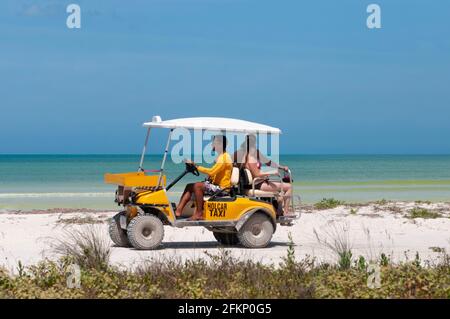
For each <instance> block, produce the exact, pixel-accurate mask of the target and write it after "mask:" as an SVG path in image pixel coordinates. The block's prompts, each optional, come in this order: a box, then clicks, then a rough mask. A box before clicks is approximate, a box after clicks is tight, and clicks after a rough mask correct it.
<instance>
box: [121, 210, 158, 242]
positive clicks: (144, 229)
mask: <svg viewBox="0 0 450 319" xmlns="http://www.w3.org/2000/svg"><path fill="white" fill-rule="evenodd" d="M127 234H128V240H129V241H130V243H131V245H132V246H133V247H134V248H136V249H155V248H157V247H158V246H159V245H160V244H161V242H162V239H163V237H164V226H163V223H162V222H161V220H160V219H159V218H158V217H156V216H153V215H141V216H136V217H135V218H133V219H132V220H131V221H130V223H129V224H128V227H127Z"/></svg>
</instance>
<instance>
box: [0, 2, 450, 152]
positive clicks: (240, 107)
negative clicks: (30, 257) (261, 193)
mask: <svg viewBox="0 0 450 319" xmlns="http://www.w3.org/2000/svg"><path fill="white" fill-rule="evenodd" d="M69 3H78V4H79V5H80V6H81V10H82V12H81V13H82V16H81V18H82V22H81V23H82V28H81V29H79V30H69V29H68V28H67V27H66V18H67V15H68V14H67V13H66V10H65V9H66V6H67V5H68V4H69ZM370 3H377V4H379V5H380V6H381V9H382V17H381V18H382V28H381V29H379V30H369V29H368V28H367V27H366V18H367V15H368V14H367V13H366V7H367V5H368V4H370ZM449 17H450V2H449V1H446V0H434V1H425V0H423V1H413V0H409V1H401V0H396V1H375V0H373V1H362V0H354V1H350V0H343V1H332V0H329V1H322V0H321V1H317V0H316V1H298V0H296V1H290V0H285V1H264V0H153V1H152V0H147V1H144V0H142V1H137V0H136V1H133V0H130V1H119V0H110V1H96V0H89V1H87V0H85V1H81V0H71V1H60V0H59V1H56V0H42V1H25V0H6V1H5V0H3V1H1V2H0V98H1V100H0V110H1V118H2V121H1V123H2V124H1V125H0V154H5V153H138V152H139V151H140V149H141V146H142V142H143V138H144V129H143V128H142V127H141V123H142V122H143V121H146V120H148V119H150V118H151V116H152V115H155V114H159V115H161V116H162V117H163V118H166V119H169V118H176V117H188V116H224V117H236V118H242V119H247V120H253V121H256V122H262V123H265V124H269V125H273V126H277V127H280V128H281V129H282V130H283V133H284V134H283V136H282V142H281V151H282V152H283V153H313V154H316V153H384V154H386V153H401V154H403V153H450V138H449V137H450V125H449V119H450V90H449V87H450V86H449V84H450V19H449ZM156 137H158V136H156ZM161 144H163V143H161Z"/></svg>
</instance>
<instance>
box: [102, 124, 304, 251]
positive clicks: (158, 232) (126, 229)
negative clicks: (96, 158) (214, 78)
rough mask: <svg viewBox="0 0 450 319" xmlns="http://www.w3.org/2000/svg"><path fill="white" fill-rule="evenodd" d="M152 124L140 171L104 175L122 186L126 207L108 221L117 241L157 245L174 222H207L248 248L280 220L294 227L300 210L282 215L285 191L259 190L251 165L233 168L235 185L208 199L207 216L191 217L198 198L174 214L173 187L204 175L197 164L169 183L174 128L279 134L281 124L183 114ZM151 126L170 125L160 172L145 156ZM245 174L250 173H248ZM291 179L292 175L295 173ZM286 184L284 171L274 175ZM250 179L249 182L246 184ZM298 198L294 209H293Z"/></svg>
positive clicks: (223, 237) (120, 198)
mask: <svg viewBox="0 0 450 319" xmlns="http://www.w3.org/2000/svg"><path fill="white" fill-rule="evenodd" d="M144 127H146V128H147V135H146V138H145V143H144V148H143V150H142V155H141V159H140V164H139V169H138V171H137V172H130V173H121V174H105V182H106V183H109V184H115V185H118V188H117V191H116V198H115V202H116V203H117V204H118V205H120V206H123V207H124V209H123V211H121V212H120V213H118V214H117V215H115V216H114V217H113V218H112V219H111V222H110V225H109V233H110V237H111V239H112V241H113V242H114V243H115V244H116V245H117V246H121V247H129V246H132V247H134V248H136V249H155V248H157V247H158V246H159V245H160V244H161V241H162V239H163V237H164V225H167V226H172V227H186V226H203V227H205V228H207V229H208V230H210V231H212V232H213V234H214V237H215V238H216V239H217V241H218V242H220V243H221V244H223V245H238V244H241V245H242V246H244V247H247V248H261V247H266V246H267V245H268V244H269V242H270V240H271V238H272V235H273V233H274V232H275V229H276V227H277V224H280V225H282V226H290V225H292V223H293V221H294V220H295V219H297V218H298V217H299V215H292V216H289V217H288V216H283V215H282V213H281V212H282V211H283V207H280V206H282V204H281V202H282V201H280V200H278V199H279V198H280V196H282V191H281V190H280V191H279V192H266V191H261V190H258V189H255V182H257V178H253V177H252V176H251V173H250V171H249V170H247V169H243V168H241V169H239V168H237V167H234V168H233V171H232V174H231V184H232V185H231V189H230V190H229V191H228V192H218V193H217V194H213V195H211V196H207V197H205V198H204V200H205V202H204V220H188V218H187V217H190V216H192V214H193V212H194V208H195V206H194V202H193V201H192V202H191V203H188V205H186V207H185V208H184V210H183V212H182V216H181V217H180V218H177V217H176V216H175V210H176V204H175V203H173V202H171V201H170V200H169V197H168V192H169V191H170V189H171V188H172V187H173V186H174V185H175V184H176V183H178V182H179V181H180V180H181V179H182V178H183V177H184V176H185V175H186V174H188V173H191V174H194V175H196V176H198V175H199V172H198V170H197V169H196V167H195V166H194V165H192V164H189V163H185V170H184V172H182V173H181V174H180V175H179V176H178V177H177V178H175V179H174V180H173V181H172V182H170V183H169V184H167V181H166V175H165V173H164V166H165V163H166V160H167V154H168V151H169V146H170V140H171V135H172V132H173V131H174V130H175V129H177V128H184V129H188V130H211V131H221V132H223V131H225V132H233V133H244V134H248V133H252V134H259V133H264V134H280V133H281V131H280V130H279V129H278V128H274V127H270V126H267V125H263V124H258V123H253V122H248V121H243V120H236V119H229V118H212V117H201V118H183V119H175V120H167V121H162V120H161V118H160V117H159V116H154V117H153V119H152V121H151V122H147V123H144ZM152 128H165V129H169V137H168V139H167V143H166V147H165V150H164V155H163V159H162V163H161V167H160V169H159V170H157V171H146V170H144V168H143V164H144V157H145V154H146V149H147V144H148V140H149V136H150V130H151V129H152ZM243 175H245V176H244V177H245V178H243ZM288 175H289V176H288V178H289V180H292V176H291V172H290V171H288ZM274 177H275V178H277V181H280V182H281V183H282V179H281V178H280V175H279V174H274ZM244 184H245V185H244ZM293 197H294V196H292V197H291V201H290V205H291V206H292V207H291V211H292V212H294V203H293Z"/></svg>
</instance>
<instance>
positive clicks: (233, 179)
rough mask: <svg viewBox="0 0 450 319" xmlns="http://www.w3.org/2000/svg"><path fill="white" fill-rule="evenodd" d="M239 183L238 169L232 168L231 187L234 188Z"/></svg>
mask: <svg viewBox="0 0 450 319" xmlns="http://www.w3.org/2000/svg"><path fill="white" fill-rule="evenodd" d="M238 183H239V168H237V167H233V170H232V171H231V186H236V185H237V184H238Z"/></svg>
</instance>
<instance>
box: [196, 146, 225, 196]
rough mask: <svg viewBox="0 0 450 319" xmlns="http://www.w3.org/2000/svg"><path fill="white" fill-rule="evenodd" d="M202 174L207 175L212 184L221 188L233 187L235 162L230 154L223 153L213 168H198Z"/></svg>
mask: <svg viewBox="0 0 450 319" xmlns="http://www.w3.org/2000/svg"><path fill="white" fill-rule="evenodd" d="M197 169H198V171H199V172H200V173H203V174H207V175H208V176H209V179H210V181H211V183H213V184H215V185H219V186H220V188H229V187H230V186H231V171H232V169H233V161H232V160H231V156H230V154H228V153H227V152H225V153H222V154H221V155H219V156H218V157H217V159H216V163H215V164H214V166H213V167H211V168H206V167H203V166H197Z"/></svg>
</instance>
